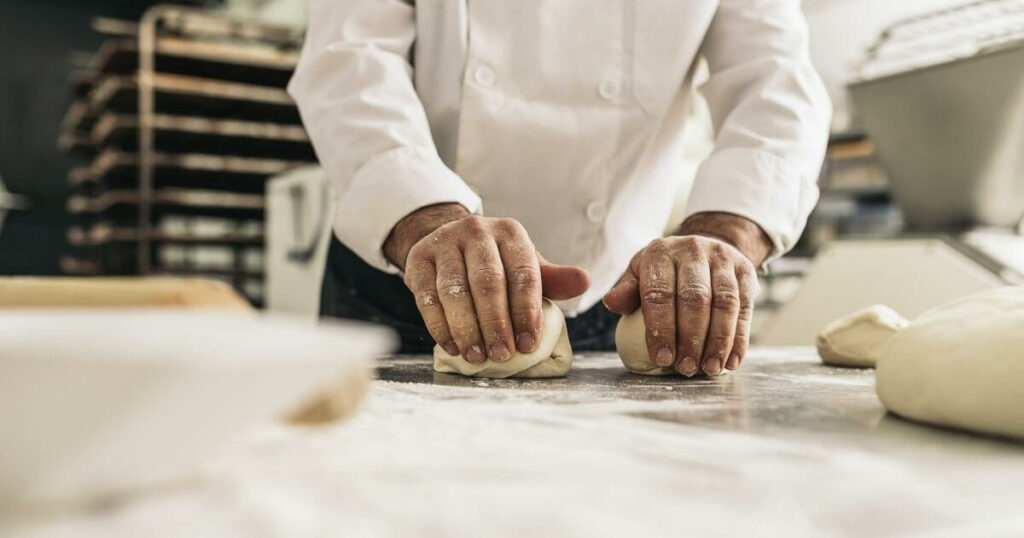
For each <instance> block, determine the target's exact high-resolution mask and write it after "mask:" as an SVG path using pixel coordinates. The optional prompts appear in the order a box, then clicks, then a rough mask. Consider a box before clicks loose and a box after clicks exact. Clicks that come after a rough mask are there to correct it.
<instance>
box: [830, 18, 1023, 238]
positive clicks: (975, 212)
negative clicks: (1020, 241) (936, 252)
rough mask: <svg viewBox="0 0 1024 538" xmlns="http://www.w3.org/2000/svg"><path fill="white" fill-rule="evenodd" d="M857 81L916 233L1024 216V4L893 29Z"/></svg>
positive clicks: (854, 91)
mask: <svg viewBox="0 0 1024 538" xmlns="http://www.w3.org/2000/svg"><path fill="white" fill-rule="evenodd" d="M861 76H862V78H861V80H858V81H856V82H854V83H852V84H851V85H850V86H849V90H850V94H851V97H852V98H853V102H854V104H855V106H856V114H857V117H858V118H859V121H860V123H861V124H862V126H863V127H864V128H865V129H866V130H867V131H868V133H869V134H870V136H871V139H872V141H874V143H875V146H876V148H877V152H878V155H879V158H880V159H881V161H882V163H883V164H884V165H885V167H886V168H887V169H888V172H889V178H890V183H891V188H892V193H893V195H894V197H895V198H896V200H897V202H898V203H899V205H900V207H901V209H902V210H903V215H904V219H905V223H906V225H907V228H908V229H909V230H913V231H947V230H962V229H966V228H969V227H972V226H975V225H985V226H998V227H1011V226H1015V225H1016V224H1017V223H1018V222H1019V221H1020V220H1021V219H1022V218H1024V151H1022V148H1024V2H1021V1H1020V0H988V1H983V2H976V3H973V4H969V5H967V6H963V7H960V8H956V9H952V10H945V11H941V12H937V13H933V14H930V15H927V16H925V17H920V18H916V19H913V20H908V21H903V22H901V23H898V24H896V25H894V26H893V27H890V28H889V29H888V30H887V31H886V32H885V33H883V35H882V37H881V38H880V39H879V42H878V43H877V44H876V45H875V46H874V47H873V48H872V49H871V51H870V57H869V60H868V62H867V63H866V64H865V66H864V68H863V69H862V71H861Z"/></svg>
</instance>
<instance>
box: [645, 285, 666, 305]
mask: <svg viewBox="0 0 1024 538" xmlns="http://www.w3.org/2000/svg"><path fill="white" fill-rule="evenodd" d="M643 302H644V303H646V304H649V305H665V304H671V302H672V290H671V289H669V288H668V286H664V285H652V286H650V287H648V288H647V289H646V290H644V294H643Z"/></svg>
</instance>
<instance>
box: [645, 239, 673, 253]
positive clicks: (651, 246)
mask: <svg viewBox="0 0 1024 538" xmlns="http://www.w3.org/2000/svg"><path fill="white" fill-rule="evenodd" d="M647 249H648V250H649V251H651V252H652V253H663V252H668V240H666V239H665V238H663V237H659V238H657V239H655V240H653V241H651V242H650V243H648V245H647Z"/></svg>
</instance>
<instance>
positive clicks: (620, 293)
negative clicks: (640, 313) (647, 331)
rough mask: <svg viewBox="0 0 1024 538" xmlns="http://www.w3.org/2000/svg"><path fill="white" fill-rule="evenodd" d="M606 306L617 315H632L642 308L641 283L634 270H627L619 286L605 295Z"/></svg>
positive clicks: (616, 285)
mask: <svg viewBox="0 0 1024 538" xmlns="http://www.w3.org/2000/svg"><path fill="white" fill-rule="evenodd" d="M603 302H604V306H605V307H606V308H607V309H608V310H611V311H612V312H615V313H616V314H622V315H626V314H631V313H633V311H635V310H636V309H637V308H640V281H639V280H637V278H636V275H634V274H633V270H632V269H626V274H624V275H622V278H620V279H619V282H618V284H615V286H614V287H613V288H612V289H611V290H610V291H609V292H608V293H606V294H604V299H603Z"/></svg>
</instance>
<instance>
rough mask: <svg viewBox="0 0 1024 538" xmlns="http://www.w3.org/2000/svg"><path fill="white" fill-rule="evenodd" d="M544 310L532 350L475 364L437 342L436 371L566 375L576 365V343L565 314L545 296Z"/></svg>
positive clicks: (482, 374) (476, 374)
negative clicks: (574, 354)
mask: <svg viewBox="0 0 1024 538" xmlns="http://www.w3.org/2000/svg"><path fill="white" fill-rule="evenodd" d="M542 313H543V315H544V319H543V323H542V325H541V328H542V330H541V336H540V342H539V343H538V344H537V347H536V348H535V349H534V351H533V352H532V353H519V352H516V353H515V354H514V355H512V358H511V359H509V360H507V361H505V362H495V361H492V360H490V359H487V360H485V361H484V362H482V363H480V364H471V363H469V362H466V359H463V358H462V357H461V356H458V355H449V354H448V352H447V351H445V350H444V349H442V348H441V346H434V371H435V372H441V373H444V374H462V375H465V376H470V377H490V378H496V379H504V378H506V377H561V376H564V375H565V374H567V373H569V368H571V367H572V346H570V345H569V332H568V331H567V330H566V328H565V316H564V315H562V311H561V310H559V309H558V307H557V306H555V305H554V304H553V303H552V302H551V301H548V300H547V299H544V304H543V306H542Z"/></svg>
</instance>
